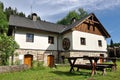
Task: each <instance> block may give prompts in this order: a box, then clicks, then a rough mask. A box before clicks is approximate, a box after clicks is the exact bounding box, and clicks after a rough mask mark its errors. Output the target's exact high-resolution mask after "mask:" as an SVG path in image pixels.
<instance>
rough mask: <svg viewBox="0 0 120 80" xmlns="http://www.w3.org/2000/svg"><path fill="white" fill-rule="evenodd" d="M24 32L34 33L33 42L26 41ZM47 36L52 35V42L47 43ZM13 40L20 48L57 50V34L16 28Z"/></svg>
mask: <svg viewBox="0 0 120 80" xmlns="http://www.w3.org/2000/svg"><path fill="white" fill-rule="evenodd" d="M26 33H32V34H34V42H26ZM48 36H54V44H49V43H48ZM15 40H16V42H17V43H18V44H19V46H20V48H22V49H41V50H57V35H55V34H49V33H47V32H46V33H42V32H38V31H37V32H33V31H29V30H16V32H15Z"/></svg>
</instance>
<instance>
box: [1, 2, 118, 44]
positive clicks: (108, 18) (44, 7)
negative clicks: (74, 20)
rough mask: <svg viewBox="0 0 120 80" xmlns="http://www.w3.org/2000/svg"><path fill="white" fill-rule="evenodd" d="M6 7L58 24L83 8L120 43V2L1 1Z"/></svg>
mask: <svg viewBox="0 0 120 80" xmlns="http://www.w3.org/2000/svg"><path fill="white" fill-rule="evenodd" d="M0 1H1V2H3V3H4V7H5V8H6V7H9V6H10V7H12V8H13V9H15V8H17V10H18V12H24V13H25V14H26V15H29V14H31V13H32V12H34V13H37V15H38V16H40V17H41V19H42V20H46V21H49V22H53V23H55V22H57V21H58V20H60V19H62V18H63V17H65V16H66V14H67V13H69V11H72V10H77V9H78V8H83V9H84V10H86V11H87V12H88V13H91V12H92V13H94V14H95V15H96V16H97V18H98V19H99V20H100V22H101V23H102V24H103V26H104V27H105V29H106V30H107V31H108V33H109V34H110V35H111V38H109V39H107V42H108V44H109V43H110V40H111V39H112V40H113V42H114V43H116V42H120V24H119V23H120V0H0Z"/></svg>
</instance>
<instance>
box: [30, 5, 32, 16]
mask: <svg viewBox="0 0 120 80" xmlns="http://www.w3.org/2000/svg"><path fill="white" fill-rule="evenodd" d="M30 8H31V14H32V4H31V6H30Z"/></svg>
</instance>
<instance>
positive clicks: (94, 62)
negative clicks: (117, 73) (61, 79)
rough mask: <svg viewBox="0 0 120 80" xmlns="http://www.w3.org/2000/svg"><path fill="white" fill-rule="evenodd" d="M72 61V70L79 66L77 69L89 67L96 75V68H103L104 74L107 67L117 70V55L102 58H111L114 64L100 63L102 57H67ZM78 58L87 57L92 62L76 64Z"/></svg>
mask: <svg viewBox="0 0 120 80" xmlns="http://www.w3.org/2000/svg"><path fill="white" fill-rule="evenodd" d="M67 59H68V61H69V63H70V67H71V68H70V72H72V71H74V67H77V71H78V70H79V68H81V69H89V70H91V76H94V74H95V72H96V70H99V69H100V70H102V71H103V75H104V74H106V71H105V68H113V69H114V70H116V69H117V68H116V58H115V57H107V58H102V59H107V60H108V59H109V60H111V61H112V62H113V64H98V60H99V59H101V58H100V57H88V56H86V57H68V58H67ZM77 59H87V60H89V62H90V64H75V62H76V60H77Z"/></svg>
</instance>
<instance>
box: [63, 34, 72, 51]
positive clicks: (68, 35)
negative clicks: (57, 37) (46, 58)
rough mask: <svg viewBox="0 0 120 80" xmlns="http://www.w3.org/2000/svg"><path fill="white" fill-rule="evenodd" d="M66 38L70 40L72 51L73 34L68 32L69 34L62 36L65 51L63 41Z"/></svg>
mask: <svg viewBox="0 0 120 80" xmlns="http://www.w3.org/2000/svg"><path fill="white" fill-rule="evenodd" d="M64 38H68V39H69V40H70V48H69V50H71V49H72V46H73V42H72V32H68V33H66V34H64V35H62V40H61V50H64V49H63V47H62V41H63V39H64Z"/></svg>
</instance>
